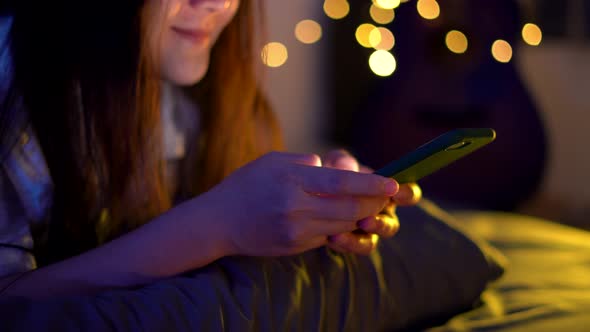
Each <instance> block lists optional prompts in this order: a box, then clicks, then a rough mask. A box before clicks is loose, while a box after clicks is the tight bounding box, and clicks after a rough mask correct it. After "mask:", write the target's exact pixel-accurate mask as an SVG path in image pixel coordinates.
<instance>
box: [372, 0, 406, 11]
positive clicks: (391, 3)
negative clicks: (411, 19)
mask: <svg viewBox="0 0 590 332" xmlns="http://www.w3.org/2000/svg"><path fill="white" fill-rule="evenodd" d="M400 3H401V1H400V0H373V4H374V5H376V6H378V7H379V8H383V9H395V8H397V7H399V5H400Z"/></svg>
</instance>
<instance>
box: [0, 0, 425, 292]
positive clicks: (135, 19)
mask: <svg viewBox="0 0 590 332" xmlns="http://www.w3.org/2000/svg"><path fill="white" fill-rule="evenodd" d="M239 2H240V1H238V0H159V1H157V0H150V1H124V2H120V1H116V2H115V1H100V2H98V3H93V6H92V8H91V9H90V8H85V7H84V5H83V4H82V3H81V2H80V1H62V2H60V3H58V4H56V3H52V2H44V3H43V4H36V5H35V6H36V8H34V10H32V9H31V8H29V7H30V5H28V6H27V4H26V3H23V2H21V1H19V2H18V3H17V4H14V7H15V8H13V9H12V10H11V12H10V13H11V17H12V18H9V19H5V20H4V23H3V25H4V30H6V31H8V32H7V37H6V38H5V39H6V40H5V42H4V43H3V46H2V65H3V67H4V74H3V75H4V76H5V77H4V78H3V79H2V81H4V82H7V84H6V87H4V88H3V90H2V91H1V92H2V95H1V97H2V99H1V100H2V104H1V115H2V117H1V119H2V120H1V121H2V122H1V129H2V131H1V134H2V150H3V169H2V174H1V181H2V182H1V183H0V184H1V186H2V192H3V195H2V204H3V206H2V208H3V209H2V215H0V218H1V219H0V239H2V243H1V244H0V276H1V277H2V278H1V279H0V290H2V294H3V295H4V296H11V295H15V296H24V297H29V298H46V297H52V296H61V295H72V294H96V293H98V292H101V291H104V290H108V289H114V288H130V287H137V286H141V285H145V284H148V283H152V282H154V281H156V280H159V279H162V278H166V277H170V276H173V275H177V274H179V273H182V272H185V271H188V270H192V269H197V268H200V267H203V266H205V265H207V264H209V263H211V262H213V261H215V260H217V259H218V258H221V257H224V256H230V255H252V256H282V255H292V254H297V253H301V252H304V251H306V250H309V249H313V248H317V247H320V246H324V245H329V246H330V247H332V248H333V249H335V250H338V251H341V252H353V253H360V254H366V253H369V252H370V251H371V250H373V249H374V248H375V245H376V242H377V236H385V237H389V236H392V235H393V234H394V233H395V232H396V230H397V225H398V224H397V221H396V218H395V216H394V214H393V211H394V201H395V203H397V204H413V203H415V202H416V201H417V200H418V199H419V194H418V192H417V191H416V190H412V187H409V186H402V187H401V188H400V187H399V186H398V184H397V183H396V182H395V181H393V180H390V179H386V178H382V177H379V176H377V175H373V174H363V173H359V172H352V171H358V170H359V166H358V164H357V162H356V160H354V158H352V157H351V156H350V155H348V154H346V153H345V152H343V151H334V152H331V153H330V154H328V155H327V156H326V158H324V159H323V160H321V159H320V158H319V157H317V156H315V155H298V154H289V153H280V152H272V153H268V152H269V151H271V150H277V149H280V136H279V132H278V130H277V126H276V123H275V119H274V117H273V114H272V113H271V112H270V110H269V107H268V104H267V103H266V101H265V99H264V97H263V96H262V94H261V93H260V91H259V88H258V82H257V75H256V74H257V70H256V66H255V63H256V62H257V54H256V53H257V49H256V48H255V47H254V46H253V45H254V40H256V32H257V31H258V29H257V27H256V26H255V24H254V22H255V21H256V20H257V19H256V16H257V15H258V14H259V13H258V10H259V9H260V5H259V4H257V3H256V1H254V0H251V1H248V0H242V1H241V3H239ZM206 72H208V73H207V74H206ZM197 105H198V107H197ZM320 166H323V167H320ZM337 168H340V169H337ZM413 188H414V189H415V188H416V187H413ZM381 211H384V212H383V214H379V213H380V212H381ZM359 228H360V229H361V230H363V231H364V232H358V231H357V229H359ZM33 239H34V240H33ZM37 265H39V266H40V268H35V267H36V266H37Z"/></svg>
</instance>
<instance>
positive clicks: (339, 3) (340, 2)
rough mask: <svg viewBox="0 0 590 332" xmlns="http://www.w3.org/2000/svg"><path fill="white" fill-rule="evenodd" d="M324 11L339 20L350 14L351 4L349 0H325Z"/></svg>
mask: <svg viewBox="0 0 590 332" xmlns="http://www.w3.org/2000/svg"><path fill="white" fill-rule="evenodd" d="M324 12H325V13H326V15H328V17H329V18H332V19H335V20H339V19H341V18H344V17H346V15H348V12H350V5H349V4H348V1H347V0H325V1H324Z"/></svg>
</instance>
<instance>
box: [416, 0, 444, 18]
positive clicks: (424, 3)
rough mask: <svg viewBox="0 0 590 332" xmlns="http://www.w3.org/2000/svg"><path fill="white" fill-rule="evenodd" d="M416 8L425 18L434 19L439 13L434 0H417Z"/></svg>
mask: <svg viewBox="0 0 590 332" xmlns="http://www.w3.org/2000/svg"><path fill="white" fill-rule="evenodd" d="M416 9H417V10H418V14H420V16H422V17H423V18H425V19H427V20H434V19H436V18H438V16H439V15H440V6H439V5H438V2H437V1H436V0H418V2H416Z"/></svg>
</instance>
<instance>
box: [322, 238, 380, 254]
mask: <svg viewBox="0 0 590 332" xmlns="http://www.w3.org/2000/svg"><path fill="white" fill-rule="evenodd" d="M328 241H329V243H330V244H333V245H334V247H335V248H337V249H336V250H338V251H346V252H351V253H355V254H359V255H368V254H370V253H371V252H372V251H373V250H375V248H377V242H378V241H379V236H378V235H377V234H366V233H365V234H361V233H351V232H349V233H342V234H338V235H334V236H330V237H329V238H328Z"/></svg>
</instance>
